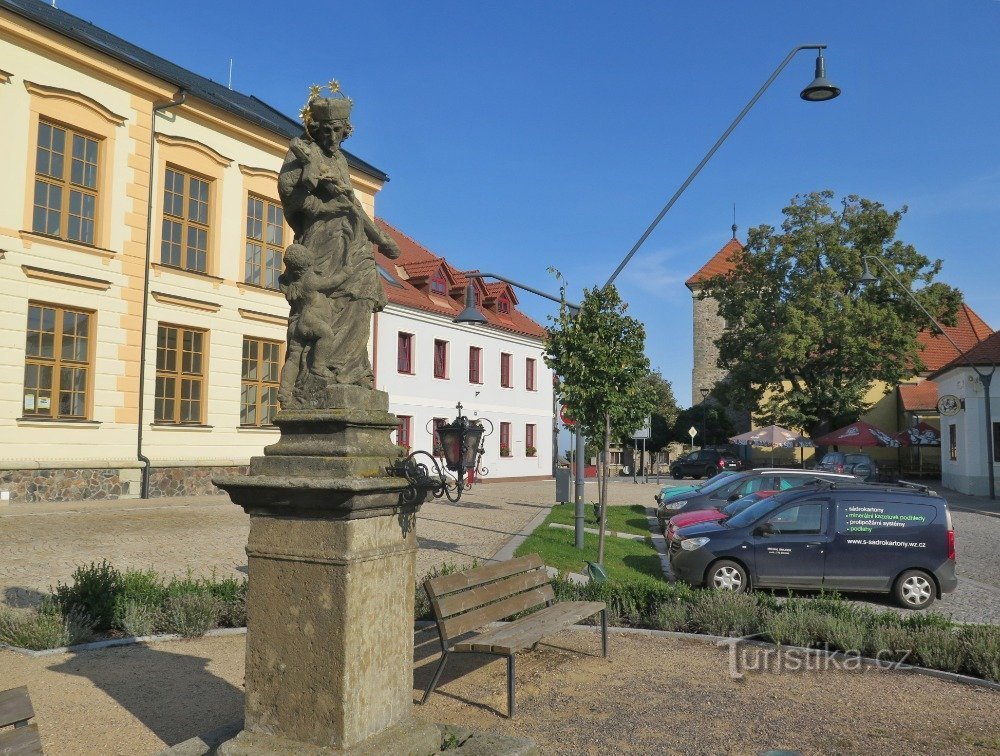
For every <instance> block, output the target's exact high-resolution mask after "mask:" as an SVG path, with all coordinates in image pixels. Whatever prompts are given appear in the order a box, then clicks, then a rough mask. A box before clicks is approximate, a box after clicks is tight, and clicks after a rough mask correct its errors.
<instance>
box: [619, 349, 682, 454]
mask: <svg viewBox="0 0 1000 756" xmlns="http://www.w3.org/2000/svg"><path fill="white" fill-rule="evenodd" d="M645 382H646V385H647V386H648V387H649V390H650V391H651V392H652V393H653V409H652V412H651V413H650V430H649V438H648V439H647V440H646V451H647V452H655V451H659V450H660V449H662V448H663V447H665V446H666V445H667V444H668V443H670V442H671V441H672V440H673V425H674V423H675V422H676V420H677V413H678V412H680V408H679V407H678V406H677V400H676V399H674V387H673V386H672V385H671V384H670V381H668V380H667V379H666V378H664V377H663V374H662V373H661V372H660V371H659V369H655V368H654V369H653V370H651V371H650V373H649V375H647V376H646V378H645ZM632 430H633V431H634V430H635V429H634V428H633V429H632ZM621 444H622V446H633V445H634V444H635V442H634V440H633V439H632V436H631V432H630V433H628V434H626V435H624V436H622V438H621Z"/></svg>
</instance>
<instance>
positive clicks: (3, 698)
mask: <svg viewBox="0 0 1000 756" xmlns="http://www.w3.org/2000/svg"><path fill="white" fill-rule="evenodd" d="M34 716H35V710H34V709H32V708H31V699H30V698H28V689H27V688H26V687H24V686H22V687H20V688H11V689H10V690H4V691H0V754H2V756H15V754H16V756H22V755H23V756H28V755H29V754H31V755H32V756H34V755H35V754H40V753H41V752H42V739H41V737H40V736H39V734H38V725H36V724H35V723H33V722H32V723H30V724H29V723H28V720H29V719H31V718H32V717H34ZM10 725H14V729H4V728H6V727H9V726H10Z"/></svg>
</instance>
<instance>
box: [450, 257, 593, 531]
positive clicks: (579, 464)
mask: <svg viewBox="0 0 1000 756" xmlns="http://www.w3.org/2000/svg"><path fill="white" fill-rule="evenodd" d="M463 275H464V276H466V277H468V278H469V279H470V280H469V282H468V283H467V284H466V286H465V309H464V310H462V312H460V313H459V314H458V316H457V317H456V318H455V319H454V322H456V323H476V324H480V325H481V324H483V323H485V322H486V316H485V315H483V313H481V312H480V311H479V308H478V307H476V294H475V291H474V290H473V288H472V280H471V279H473V278H495V279H497V280H498V281H503V282H504V283H507V284H510V285H511V286H516V287H517V288H518V289H524V290H525V291H529V292H531V293H532V294H536V295H538V296H539V297H544V298H545V299H549V300H551V301H553V302H558V303H559V304H560V305H566V306H567V307H568V308H569V311H570V315H572V316H574V317H575V316H576V314H577V313H578V312H579V311H580V305H578V304H573V303H572V302H567V301H566V297H565V296H563V295H562V294H563V293H562V292H560V296H558V297H557V296H554V295H552V294H547V293H546V292H544V291H540V290H538V289H536V288H534V287H533V286H528V285H527V284H523V283H519V282H517V281H514V280H511V279H510V278H507V277H505V276H501V275H498V274H496V273H480V272H479V271H469V272H465V273H463ZM573 433H574V440H575V444H574V446H575V449H574V451H573V505H574V516H575V519H576V527H575V533H576V538H575V545H576V548H578V549H582V548H583V522H584V516H585V515H584V512H583V486H584V464H583V463H584V459H583V458H584V454H585V453H586V452H585V448H584V447H585V443H584V438H583V431H582V430H581V428H580V421H579V420H577V421H576V423H575V425H574V427H573Z"/></svg>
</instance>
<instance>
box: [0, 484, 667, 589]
mask: <svg viewBox="0 0 1000 756" xmlns="http://www.w3.org/2000/svg"><path fill="white" fill-rule="evenodd" d="M554 486H555V484H554V482H552V481H531V482H525V483H484V484H480V485H477V486H475V487H474V488H472V489H471V490H470V491H467V492H466V493H465V495H463V497H462V499H461V501H460V502H458V503H457V504H452V503H450V502H447V501H445V500H443V499H439V500H436V501H432V502H429V503H427V504H424V506H423V507H422V508H421V510H420V513H419V514H418V516H417V537H418V541H419V545H420V551H419V552H418V554H417V575H418V576H423V575H424V574H426V572H427V571H428V570H430V569H431V568H432V567H434V566H438V565H440V564H442V563H443V562H451V563H453V564H462V565H464V564H469V563H471V562H472V561H473V560H480V561H482V560H486V559H489V558H490V557H492V556H493V555H494V554H496V552H497V551H498V550H499V549H501V547H503V546H504V545H505V544H506V543H507V542H508V541H509V540H510V539H511V538H512V537H513V536H515V535H517V534H518V533H520V532H521V531H522V530H523V529H524V527H525V526H526V525H527V524H528V523H529V522H530V521H531V520H532V519H533V518H534V517H535V516H536V515H538V514H539V513H540V512H545V511H547V510H548V508H549V507H550V506H551V505H552V503H553V497H554V493H555V489H554ZM655 490H656V486H654V485H649V486H645V485H632V483H631V480H630V481H629V483H628V485H625V484H618V483H616V484H615V485H612V486H610V487H609V491H610V495H611V500H612V502H613V503H620V504H624V503H636V502H640V501H646V500H652V495H653V493H654V492H655ZM587 494H588V495H592V496H593V497H595V498H596V494H597V490H596V487H595V486H594V484H593V482H589V483H588V484H587ZM249 528H250V518H249V517H248V516H247V515H246V514H244V512H243V510H242V509H240V508H239V507H237V506H235V505H234V504H232V503H230V502H229V499H228V497H225V496H196V497H195V496H191V497H175V498H171V499H150V500H146V501H139V500H118V501H88V502H64V503H58V504H11V505H8V506H4V507H0V543H2V549H0V591H2V592H3V599H6V603H7V604H10V605H15V606H17V605H22V606H23V605H25V604H32V603H34V602H35V601H37V600H38V599H39V597H40V595H41V593H42V592H45V591H47V590H48V589H49V588H50V587H51V586H54V585H55V584H56V582H57V581H63V582H65V581H67V580H68V579H69V577H70V575H71V574H72V572H73V570H74V569H75V568H76V567H77V566H78V565H81V564H88V563H90V562H100V561H101V560H102V559H107V560H108V562H110V563H111V564H113V565H115V566H116V567H118V568H140V569H146V568H153V569H155V570H156V571H157V572H160V573H162V574H165V575H171V574H184V573H186V572H187V571H188V570H190V571H191V572H192V573H193V574H195V575H211V574H213V573H214V574H215V575H216V576H218V577H225V576H229V575H238V574H241V573H245V571H246V564H247V557H246V552H245V550H244V549H245V547H246V542H247V534H248V532H249Z"/></svg>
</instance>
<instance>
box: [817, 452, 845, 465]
mask: <svg viewBox="0 0 1000 756" xmlns="http://www.w3.org/2000/svg"><path fill="white" fill-rule="evenodd" d="M843 461H844V455H843V454H841V453H840V452H830V453H829V454H824V455H823V459H821V460H820V461H819V463H820V464H821V465H830V464H837V463H842V462H843Z"/></svg>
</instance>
